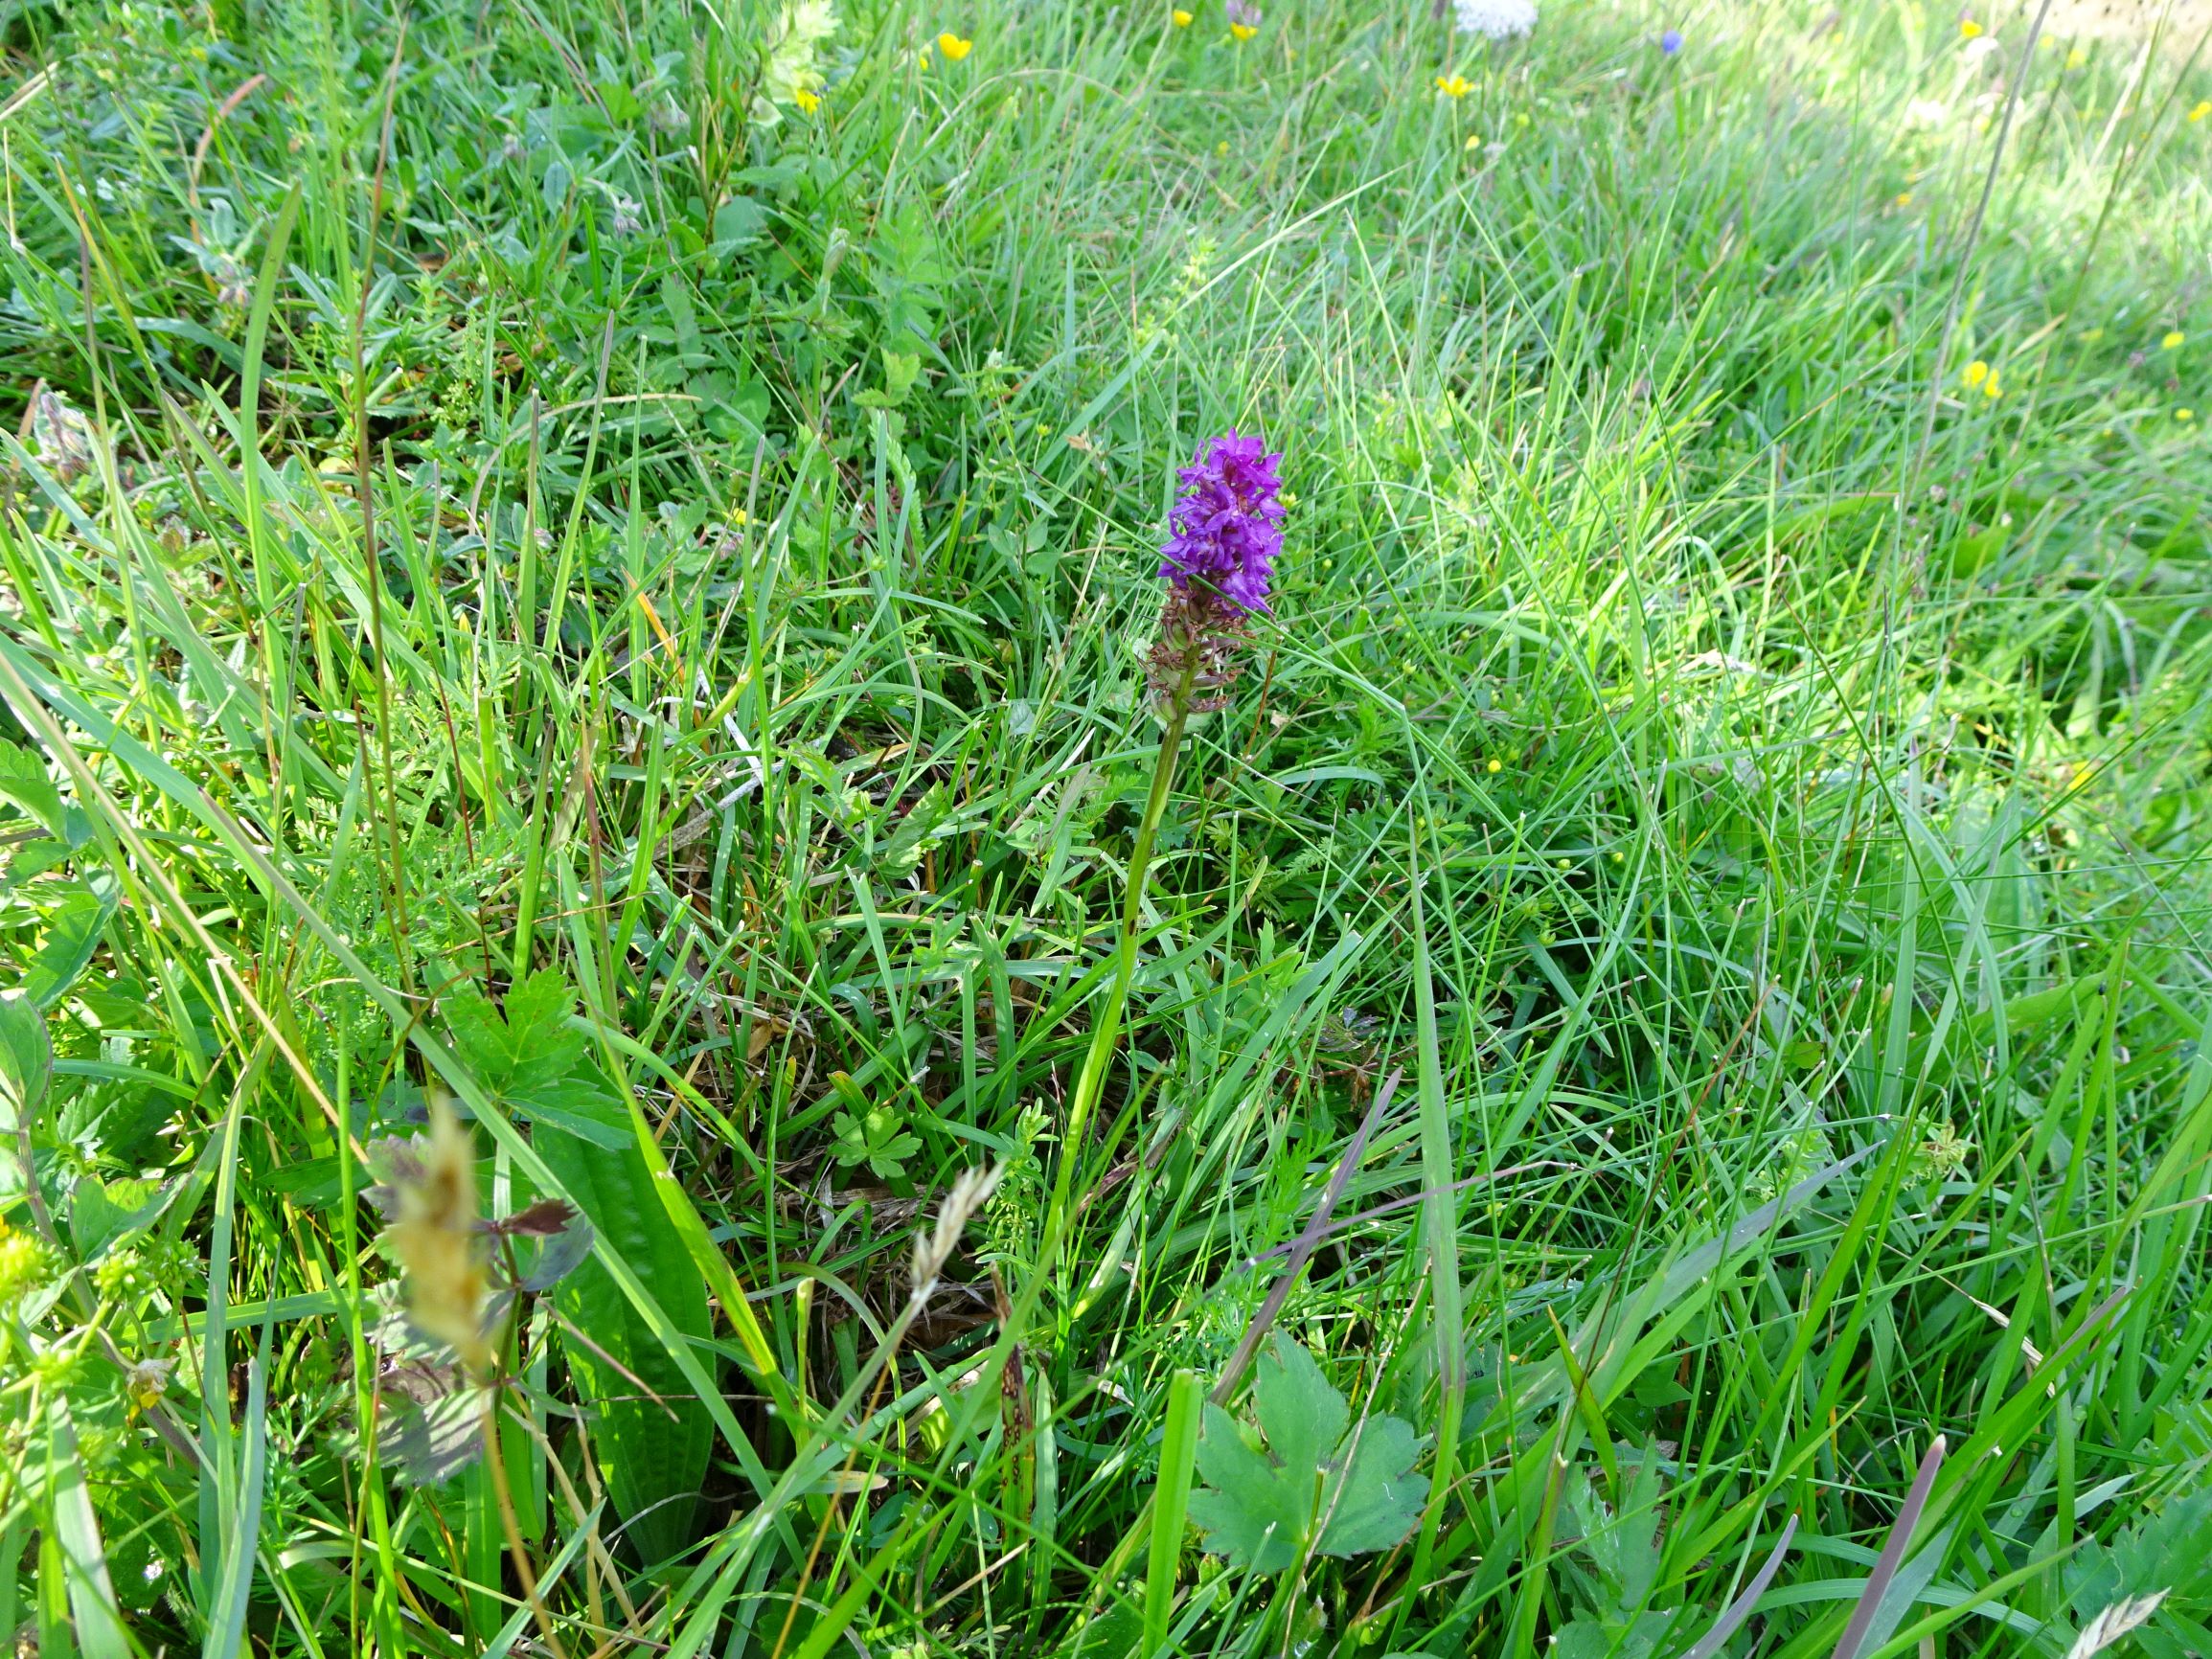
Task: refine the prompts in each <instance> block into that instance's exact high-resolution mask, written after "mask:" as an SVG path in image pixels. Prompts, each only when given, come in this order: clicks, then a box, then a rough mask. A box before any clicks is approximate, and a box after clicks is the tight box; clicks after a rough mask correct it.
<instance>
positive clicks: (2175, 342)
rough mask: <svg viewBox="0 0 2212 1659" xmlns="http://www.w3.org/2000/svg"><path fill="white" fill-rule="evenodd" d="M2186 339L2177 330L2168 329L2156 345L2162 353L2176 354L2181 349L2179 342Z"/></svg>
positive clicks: (2186, 336) (2185, 336) (2184, 335)
mask: <svg viewBox="0 0 2212 1659" xmlns="http://www.w3.org/2000/svg"><path fill="white" fill-rule="evenodd" d="M2188 337H2189V336H2188V335H2186V334H2184V333H2183V332H2181V330H2178V329H2170V330H2167V332H2166V337H2165V338H2164V339H2163V340H2160V341H2159V342H2158V345H2159V347H2160V348H2161V349H2162V350H2164V351H2168V352H2178V351H2179V350H2180V349H2181V342H2182V341H2184V340H2186V339H2187V338H2188Z"/></svg>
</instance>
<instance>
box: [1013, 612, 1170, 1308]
mask: <svg viewBox="0 0 2212 1659" xmlns="http://www.w3.org/2000/svg"><path fill="white" fill-rule="evenodd" d="M1196 677H1197V661H1196V660H1195V656H1194V660H1193V661H1192V662H1191V663H1190V664H1188V665H1186V666H1185V668H1184V670H1183V677H1182V679H1181V681H1180V682H1179V683H1178V684H1177V685H1176V687H1175V691H1174V696H1172V697H1171V698H1169V699H1168V720H1167V728H1166V730H1164V731H1163V732H1161V734H1160V753H1159V759H1158V760H1157V761H1154V762H1153V763H1152V793H1151V795H1149V796H1148V797H1146V800H1145V817H1144V822H1143V823H1142V824H1140V825H1138V826H1137V839H1136V845H1135V847H1133V848H1132V849H1131V850H1130V852H1129V877H1128V880H1127V882H1126V884H1125V885H1124V886H1123V889H1122V927H1121V938H1120V941H1119V943H1118V952H1117V954H1116V956H1115V959H1114V978H1113V985H1112V987H1111V989H1108V990H1107V992H1106V1004H1105V1006H1104V1007H1102V1008H1101V1009H1100V1010H1099V1012H1098V1023H1097V1024H1095V1025H1093V1026H1092V1027H1091V1033H1090V1052H1089V1053H1088V1054H1086V1055H1085V1056H1084V1057H1083V1073H1082V1075H1081V1076H1080V1077H1079V1078H1077V1079H1076V1085H1075V1099H1074V1100H1072V1101H1071V1102H1068V1108H1067V1124H1066V1126H1065V1128H1064V1129H1063V1130H1062V1131H1061V1134H1060V1170H1059V1172H1058V1173H1057V1174H1056V1175H1055V1176H1054V1177H1053V1183H1052V1206H1051V1208H1050V1209H1048V1210H1047V1211H1046V1212H1045V1225H1044V1248H1043V1250H1042V1252H1041V1253H1040V1257H1039V1261H1038V1265H1039V1266H1042V1267H1045V1268H1050V1267H1051V1266H1052V1265H1053V1259H1054V1258H1055V1257H1056V1256H1057V1255H1058V1254H1059V1250H1060V1241H1061V1238H1062V1235H1063V1233H1064V1231H1065V1228H1066V1225H1067V1220H1068V1211H1067V1205H1068V1193H1069V1189H1070V1188H1071V1187H1072V1186H1073V1185H1074V1181H1075V1167H1076V1165H1077V1163H1078V1162H1079V1161H1080V1160H1081V1158H1082V1155H1083V1131H1084V1130H1085V1129H1086V1128H1087V1127H1089V1125H1090V1115H1091V1113H1092V1112H1093V1111H1094V1110H1096V1109H1097V1106H1098V1102H1099V1096H1100V1095H1102V1094H1104V1093H1105V1092H1106V1073H1107V1071H1108V1070H1110V1069H1111V1068H1112V1066H1113V1057H1114V1044H1115V1042H1116V1040H1117V1039H1118V1038H1119V1037H1120V1035H1121V1029H1122V1011H1123V1009H1125V1008H1126V1007H1127V1006H1128V1005H1129V981H1130V980H1131V979H1132V978H1134V977H1135V975H1136V968H1137V926H1138V914H1139V909H1140V907H1141V905H1142V903H1143V900H1144V893H1145V877H1146V875H1147V873H1148V872H1149V871H1150V870H1151V868H1152V839H1153V837H1154V836H1155V835H1156V834H1157V833H1158V831H1159V828H1160V818H1161V815H1162V814H1163V813H1165V812H1166V810H1167V806H1168V792H1169V790H1170V789H1172V788H1173V787H1174V781H1175V757H1176V754H1177V753H1178V752H1179V751H1180V750H1181V748H1182V746H1183V728H1184V727H1185V726H1187V725H1188V724H1189V723H1190V718H1191V689H1192V682H1193V681H1194V680H1195V679H1196Z"/></svg>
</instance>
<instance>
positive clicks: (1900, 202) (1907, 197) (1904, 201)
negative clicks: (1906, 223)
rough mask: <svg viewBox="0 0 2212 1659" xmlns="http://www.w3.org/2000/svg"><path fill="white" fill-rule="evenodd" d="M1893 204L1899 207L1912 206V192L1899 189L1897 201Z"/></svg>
mask: <svg viewBox="0 0 2212 1659" xmlns="http://www.w3.org/2000/svg"><path fill="white" fill-rule="evenodd" d="M1894 205H1895V206H1897V207H1901V208H1908V207H1910V206H1912V192H1910V191H1908V190H1901V191H1899V192H1898V193H1897V201H1896V203H1895V204H1894Z"/></svg>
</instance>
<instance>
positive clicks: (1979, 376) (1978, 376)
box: [1966, 357, 1989, 386]
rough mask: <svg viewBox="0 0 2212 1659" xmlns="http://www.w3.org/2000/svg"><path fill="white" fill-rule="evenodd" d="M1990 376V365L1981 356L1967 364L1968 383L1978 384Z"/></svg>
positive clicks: (1971, 384)
mask: <svg viewBox="0 0 2212 1659" xmlns="http://www.w3.org/2000/svg"><path fill="white" fill-rule="evenodd" d="M1988 378H1989V365H1988V364H1987V363H1985V362H1983V361H1982V360H1981V359H1980V358H1979V357H1976V358H1975V359H1974V360H1973V362H1971V363H1969V364H1968V365H1967V366H1966V383H1967V384H1968V385H1969V386H1978V385H1980V384H1981V383H1982V382H1983V381H1984V380H1987V379H1988Z"/></svg>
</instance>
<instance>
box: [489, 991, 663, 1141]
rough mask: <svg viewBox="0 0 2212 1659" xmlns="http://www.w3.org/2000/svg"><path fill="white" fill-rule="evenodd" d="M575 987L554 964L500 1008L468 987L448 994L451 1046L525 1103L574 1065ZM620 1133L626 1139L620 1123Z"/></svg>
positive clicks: (499, 1091) (492, 1085) (493, 1084)
mask: <svg viewBox="0 0 2212 1659" xmlns="http://www.w3.org/2000/svg"><path fill="white" fill-rule="evenodd" d="M575 1009H576V993H575V992H574V991H572V990H571V989H569V987H568V982H567V981H566V980H565V979H563V978H562V977H561V974H560V972H559V969H558V968H550V967H547V968H540V969H538V970H537V971H536V973H533V974H530V975H528V976H527V977H526V978H524V979H522V980H520V981H518V982H517V983H516V984H515V985H514V987H513V989H511V990H509V991H508V993H507V1003H506V1007H505V1009H504V1010H501V1009H497V1008H494V1007H492V1006H491V1004H490V1002H489V1001H488V1000H486V999H485V998H484V997H482V996H478V995H475V994H473V993H470V994H468V995H465V996H457V997H453V998H450V999H448V1000H447V1002H446V1004H445V1018H446V1023H447V1024H448V1025H449V1026H451V1028H452V1031H453V1046H454V1047H455V1048H456V1049H458V1050H460V1052H461V1057H462V1058H463V1059H465V1060H467V1062H468V1064H469V1067H470V1069H472V1070H473V1071H474V1072H475V1073H476V1075H477V1077H478V1079H480V1080H481V1081H482V1082H483V1083H484V1085H485V1086H486V1087H487V1088H489V1089H490V1090H491V1092H492V1093H493V1094H495V1095H500V1096H503V1097H505V1098H507V1099H509V1100H512V1101H514V1102H516V1103H518V1104H522V1103H527V1101H528V1097H530V1096H532V1095H534V1094H536V1093H538V1092H540V1091H542V1090H546V1089H549V1088H551V1087H553V1086H554V1085H556V1084H558V1083H559V1082H560V1081H561V1080H562V1079H565V1078H566V1077H567V1076H568V1074H569V1073H570V1072H572V1071H574V1070H575V1069H576V1063H577V1061H579V1060H580V1059H582V1057H583V1050H584V1037H583V1034H582V1032H579V1031H574V1030H571V1029H570V1027H569V1025H568V1023H567V1021H568V1016H569V1015H570V1014H571V1013H572V1012H574V1011H575ZM623 1139H624V1140H625V1141H627V1140H628V1139H629V1134H628V1126H627V1124H626V1125H624V1134H623Z"/></svg>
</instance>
